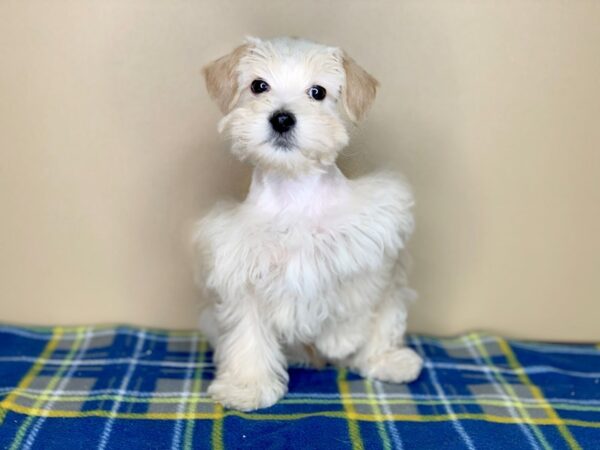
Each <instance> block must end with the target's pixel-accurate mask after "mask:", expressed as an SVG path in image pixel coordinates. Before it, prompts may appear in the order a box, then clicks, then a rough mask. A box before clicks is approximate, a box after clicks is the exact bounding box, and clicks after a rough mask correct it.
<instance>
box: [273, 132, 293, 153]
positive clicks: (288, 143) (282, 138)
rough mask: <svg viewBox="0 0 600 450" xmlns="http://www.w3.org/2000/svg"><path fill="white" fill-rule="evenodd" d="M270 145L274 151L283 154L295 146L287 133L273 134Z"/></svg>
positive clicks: (291, 137)
mask: <svg viewBox="0 0 600 450" xmlns="http://www.w3.org/2000/svg"><path fill="white" fill-rule="evenodd" d="M271 144H272V145H273V147H275V149H276V150H281V151H285V152H287V151H290V150H293V149H294V148H295V147H296V144H295V143H294V137H293V136H292V135H291V134H288V133H284V134H279V133H278V134H274V135H273V136H272V137H271Z"/></svg>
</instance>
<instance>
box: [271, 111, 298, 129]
mask: <svg viewBox="0 0 600 450" xmlns="http://www.w3.org/2000/svg"><path fill="white" fill-rule="evenodd" d="M269 122H271V126H272V127H273V129H274V130H275V131H277V132H278V133H285V132H286V131H290V130H291V129H292V128H293V127H294V125H296V117H295V116H294V115H293V114H292V113H291V112H287V111H277V112H276V113H275V114H273V115H272V116H271V119H270V120H269Z"/></svg>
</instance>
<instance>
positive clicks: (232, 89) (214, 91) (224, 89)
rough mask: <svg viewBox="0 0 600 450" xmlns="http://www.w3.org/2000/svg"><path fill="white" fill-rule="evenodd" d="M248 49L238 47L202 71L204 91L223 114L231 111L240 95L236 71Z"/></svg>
mask: <svg viewBox="0 0 600 450" xmlns="http://www.w3.org/2000/svg"><path fill="white" fill-rule="evenodd" d="M249 48H250V44H244V45H240V46H239V47H237V48H236V49H235V50H233V51H232V52H231V53H229V54H228V55H225V56H223V57H222V58H219V59H217V60H216V61H213V62H212V63H210V64H208V65H207V66H206V67H204V68H203V69H202V74H203V75H204V81H205V83H206V89H207V90H208V93H209V95H210V96H211V98H212V99H213V100H214V101H215V102H216V103H217V105H219V108H220V109H221V112H222V113H223V114H226V113H228V112H229V111H230V110H231V108H232V107H233V105H234V104H235V102H236V101H237V99H238V97H239V95H240V90H239V87H238V80H237V71H236V69H237V66H238V64H239V62H240V59H242V57H243V56H244V55H245V54H246V53H247V52H248V49H249Z"/></svg>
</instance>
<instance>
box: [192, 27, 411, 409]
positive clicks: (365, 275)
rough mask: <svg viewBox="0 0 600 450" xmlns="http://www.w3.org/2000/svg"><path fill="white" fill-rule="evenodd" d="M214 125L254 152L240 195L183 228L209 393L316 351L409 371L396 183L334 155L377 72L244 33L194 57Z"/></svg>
mask: <svg viewBox="0 0 600 450" xmlns="http://www.w3.org/2000/svg"><path fill="white" fill-rule="evenodd" d="M204 75H205V79H206V85H207V88H208V92H209V93H210V95H211V96H212V97H213V98H214V100H215V101H216V102H217V103H218V104H219V106H220V108H221V110H222V111H223V113H224V114H225V117H223V119H222V120H221V122H220V123H219V131H221V132H225V133H226V134H227V135H228V137H229V138H230V139H231V142H232V152H233V153H234V155H236V156H237V157H238V158H240V159H241V160H244V161H248V162H250V163H252V164H253V165H254V167H255V168H254V173H253V177H252V184H251V186H250V192H249V193H248V196H247V198H246V200H245V201H244V202H242V203H223V204H219V205H217V206H216V207H215V208H214V209H213V210H212V211H211V212H210V213H209V214H208V215H207V216H206V217H205V218H204V219H202V220H201V221H200V222H199V223H198V225H197V228H196V229H195V244H196V249H197V252H198V254H199V255H200V261H201V262H202V264H200V267H199V268H198V277H199V281H201V282H202V284H203V285H204V286H205V287H206V288H207V294H208V295H207V297H206V299H205V302H204V304H203V307H202V311H201V318H200V325H201V329H202V331H203V332H204V333H205V334H206V335H207V336H208V338H209V340H210V342H211V344H212V345H213V347H214V348H215V363H216V366H217V371H216V376H215V380H214V381H213V382H212V384H211V385H210V387H209V393H210V394H211V395H212V396H213V398H214V399H215V400H217V401H219V402H221V403H222V404H223V405H225V406H227V407H231V408H237V409H241V410H252V409H256V408H263V407H267V406H270V405H272V404H274V403H275V402H277V400H279V399H280V398H281V397H282V396H283V395H284V394H285V393H286V390H287V381H288V374H287V370H286V366H287V363H288V362H290V361H298V360H305V361H306V360H309V359H312V360H313V361H314V359H315V357H316V355H318V357H319V358H321V359H324V360H327V361H330V362H332V363H335V364H338V365H344V366H346V367H349V368H350V369H352V370H356V371H358V372H359V373H360V374H361V375H363V376H365V377H372V378H375V379H379V380H383V381H391V382H399V383H401V382H409V381H412V380H414V379H415V378H416V377H417V376H418V375H419V372H420V370H421V366H422V361H421V358H420V357H419V356H418V355H417V354H416V353H415V352H413V351H412V350H411V349H409V348H406V347H404V346H403V336H404V331H405V327H406V307H407V305H406V303H407V301H408V300H410V299H411V298H412V297H413V296H414V293H413V291H411V290H410V289H408V288H407V287H406V274H405V264H404V260H405V258H404V255H403V253H404V247H405V244H406V241H407V239H408V237H409V235H410V234H411V232H412V229H413V217H412V215H411V212H410V208H411V206H412V204H413V198H412V195H411V192H410V190H409V188H408V187H407V186H406V184H404V183H403V182H402V181H401V180H400V179H398V178H397V177H394V176H392V175H385V174H378V175H371V176H368V177H364V178H360V179H357V180H348V179H347V178H345V177H344V175H343V174H342V173H341V172H340V170H339V169H338V168H337V166H336V165H335V160H336V157H337V155H338V153H339V152H340V150H341V149H342V148H343V147H345V146H346V145H347V144H348V129H349V128H350V126H351V125H352V124H353V123H355V122H357V121H359V120H360V119H362V118H363V116H364V115H365V113H366V112H367V110H368V108H369V106H370V105H371V103H372V101H373V99H374V97H375V91H376V88H377V81H376V80H375V79H374V78H373V77H372V76H371V75H369V74H368V73H367V72H366V71H365V70H364V69H362V68H361V67H359V66H358V65H357V64H356V63H355V62H354V61H353V60H352V59H351V58H349V57H348V55H346V54H345V53H344V52H343V51H342V50H340V49H338V48H335V47H328V46H324V45H319V44H316V43H313V42H309V41H306V40H301V39H294V38H277V39H272V40H259V39H255V38H249V39H248V40H247V41H246V43H245V44H244V45H242V46H240V47H238V48H236V49H235V50H234V51H233V52H232V53H230V54H228V55H226V56H224V57H222V58H220V59H218V60H217V61H215V62H213V63H211V64H209V65H208V66H207V67H206V68H205V69H204Z"/></svg>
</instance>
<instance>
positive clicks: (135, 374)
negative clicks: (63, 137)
mask: <svg viewBox="0 0 600 450" xmlns="http://www.w3.org/2000/svg"><path fill="white" fill-rule="evenodd" d="M408 342H409V344H410V345H411V346H412V347H413V348H414V349H415V350H416V351H417V352H419V353H420V354H421V355H423V357H424V358H425V368H424V371H423V373H422V374H421V377H420V378H419V379H418V380H417V381H416V382H414V383H412V384H410V385H394V384H386V383H380V382H377V381H369V380H364V379H362V378H360V377H358V376H357V375H355V374H353V373H350V372H348V371H346V370H343V369H336V368H333V367H327V368H325V369H323V370H320V371H317V370H312V369H307V368H301V367H296V368H291V369H290V383H289V393H288V395H286V397H285V398H284V399H283V400H282V401H280V402H279V403H278V404H277V405H275V406H273V407H271V408H268V409H265V410H261V411H257V412H252V413H242V412H238V411H232V410H226V409H223V408H222V407H221V406H220V405H218V404H214V403H213V402H212V401H211V400H210V398H208V397H207V395H206V387H207V385H208V384H209V382H210V380H211V378H212V377H213V374H214V366H213V364H212V360H211V356H212V355H211V352H210V350H209V349H208V347H207V344H206V342H205V341H204V340H203V339H202V338H201V337H200V336H199V335H198V334H197V333H194V332H167V331H158V330H147V329H140V328H128V327H117V328H114V327H95V328H88V327H79V328H59V327H57V328H44V329H40V328H17V327H8V326H3V327H0V400H1V401H0V421H1V422H0V423H1V425H0V447H1V448H14V449H16V448H39V449H61V450H62V449H70V448H76V449H79V448H80V449H94V448H99V449H120V448H124V449H129V450H132V449H143V448H144V449H164V448H189V449H191V448H215V449H221V448H225V449H228V448H265V449H266V448H276V449H277V448H279V449H293V448H299V449H300V448H301V449H318V448H324V449H328V450H332V449H345V448H353V449H360V448H367V449H377V448H405V449H410V448H418V449H442V448H451V449H455V448H457V449H458V448H477V449H479V448H484V449H496V448H498V449H520V448H544V449H562V448H590V449H592V448H600V346H598V345H558V344H541V343H528V342H518V341H507V340H505V339H503V338H500V337H497V336H490V335H485V334H468V335H464V336H461V337H458V338H453V339H436V338H429V337H424V336H410V337H409V339H408Z"/></svg>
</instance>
